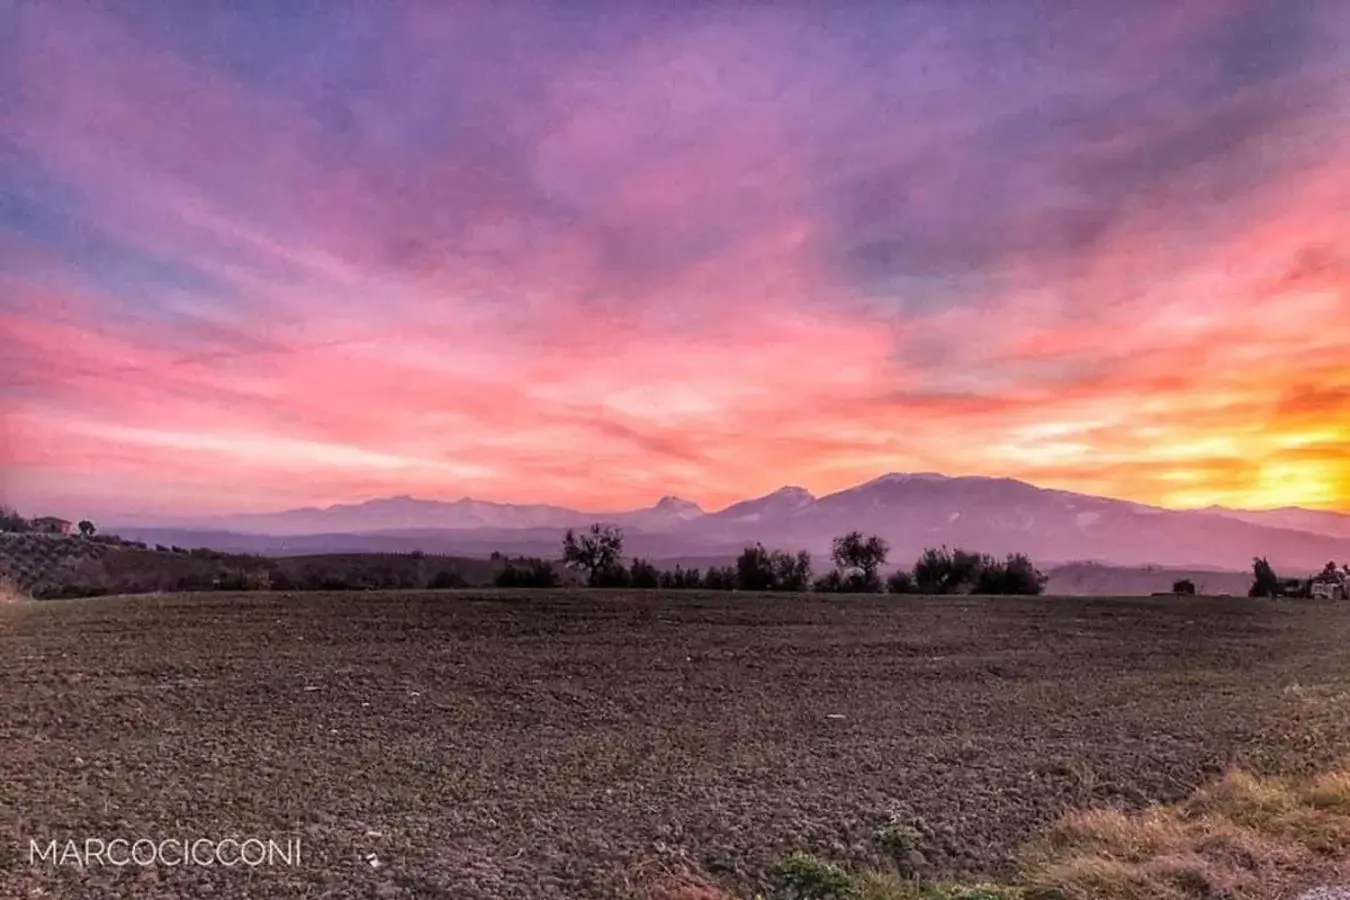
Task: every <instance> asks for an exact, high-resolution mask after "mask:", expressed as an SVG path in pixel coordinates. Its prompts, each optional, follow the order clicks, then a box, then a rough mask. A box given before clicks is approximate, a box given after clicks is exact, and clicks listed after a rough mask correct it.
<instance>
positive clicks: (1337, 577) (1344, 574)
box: [1308, 563, 1350, 600]
mask: <svg viewBox="0 0 1350 900" xmlns="http://www.w3.org/2000/svg"><path fill="white" fill-rule="evenodd" d="M1308 593H1309V595H1310V596H1312V597H1313V599H1315V600H1345V599H1347V598H1350V568H1346V567H1344V566H1343V567H1341V568H1339V569H1338V568H1336V564H1335V563H1327V566H1326V568H1325V569H1323V570H1322V571H1321V573H1320V574H1318V575H1316V576H1314V577H1313V579H1312V583H1311V584H1309V585H1308Z"/></svg>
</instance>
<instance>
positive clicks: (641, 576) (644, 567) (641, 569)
mask: <svg viewBox="0 0 1350 900" xmlns="http://www.w3.org/2000/svg"><path fill="white" fill-rule="evenodd" d="M628 581H629V584H631V585H632V586H633V587H635V588H638V589H642V590H647V589H654V588H659V587H660V586H661V573H660V572H658V571H656V566H654V565H652V564H651V563H649V562H647V561H646V560H645V559H635V560H633V565H632V566H630V567H629V570H628Z"/></svg>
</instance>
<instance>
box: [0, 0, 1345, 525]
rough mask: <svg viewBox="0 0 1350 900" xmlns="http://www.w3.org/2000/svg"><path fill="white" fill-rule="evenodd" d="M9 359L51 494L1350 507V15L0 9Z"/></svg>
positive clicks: (0, 159)
mask: <svg viewBox="0 0 1350 900" xmlns="http://www.w3.org/2000/svg"><path fill="white" fill-rule="evenodd" d="M826 7H828V8H826ZM0 348H2V349H0V501H3V502H6V503H9V504H11V505H15V506H18V507H19V508H20V509H21V510H23V511H26V512H29V513H30V514H34V515H36V514H39V513H55V514H63V515H66V516H67V517H71V516H84V515H111V514H117V513H131V512H135V513H143V514H166V515H167V514H180V513H185V512H192V513H203V512H226V511H265V510H274V509H284V508H289V507H295V506H302V505H310V504H317V505H326V504H329V503H338V502H351V501H358V500H363V499H368V498H372V497H377V496H387V495H394V494H398V495H402V494H411V495H415V496H419V497H426V498H439V499H455V498H458V497H460V496H463V495H471V496H474V497H478V498H482V499H490V500H498V501H506V502H544V503H557V504H562V505H570V506H573V507H581V508H587V509H595V510H607V509H619V508H631V507H637V506H645V505H649V504H651V503H652V502H654V501H655V500H656V499H657V498H658V497H660V496H662V495H665V494H677V495H679V496H682V497H686V498H688V499H691V500H694V501H696V502H699V503H701V504H703V505H704V506H705V507H706V508H718V507H720V506H724V505H727V504H729V503H731V502H733V501H736V500H739V499H743V498H746V497H750V496H756V495H759V494H763V493H767V492H769V491H771V490H773V489H775V488H777V487H779V486H781V485H786V484H794V485H801V486H804V487H806V488H808V489H810V490H812V491H814V492H816V493H818V494H820V493H826V492H829V491H831V490H837V489H840V488H843V487H847V486H850V485H852V484H855V483H858V482H860V481H864V480H867V479H870V478H873V477H875V476H877V475H879V474H882V473H884V472H891V471H938V472H943V473H946V474H950V475H962V474H980V475H1001V476H1012V477H1017V478H1023V479H1025V480H1028V481H1032V482H1033V483H1036V484H1039V485H1043V486H1047V487H1056V488H1064V489H1068V490H1076V491H1083V492H1087V493H1096V494H1104V495H1108V496H1114V497H1121V498H1125V499H1131V500H1136V501H1142V502H1149V503H1157V504H1162V505H1167V506H1175V507H1195V506H1204V505H1208V504H1211V503H1222V504H1226V505H1230V506H1244V507H1251V508H1262V507H1275V506H1283V505H1290V504H1298V505H1303V506H1309V507H1321V508H1327V509H1340V510H1345V511H1350V4H1347V3H1342V2H1339V0H1326V2H1315V0H1306V2H1305V0H1279V2H1277V0H1271V2H1266V3H1261V2H1244V0H1192V2H1187V3H1182V4H1179V3H1175V2H1157V3H1151V2H1144V0H1139V2H1131V3H1108V2H1102V3H1081V4H1067V3H1062V2H1056V0H1006V2H1005V0H998V2H993V0H987V2H978V0H970V2H960V3H954V2H949V0H940V2H931V3H925V2H876V3H863V2H841V3H835V4H821V3H807V2H801V3H789V2H749V0H747V2H742V3H711V2H678V3H677V2H669V3H656V2H646V3H643V2H628V3H621V4H619V3H616V4H602V3H599V2H591V0H571V2H566V3H557V4H554V5H549V4H545V3H542V2H529V3H525V2H514V0H498V2H493V3H482V4H478V3H450V4H431V3H412V2H409V3H401V2H393V0H391V2H373V0H371V2H332V3H328V2H323V3H320V2H299V0H297V2H294V3H276V2H273V0H231V2H228V3H227V2H217V0H198V2H194V3H190V4H189V3H183V4H155V3H117V4H112V3H83V2H73V0H72V2H62V0H56V2H42V3H38V2H25V0H0Z"/></svg>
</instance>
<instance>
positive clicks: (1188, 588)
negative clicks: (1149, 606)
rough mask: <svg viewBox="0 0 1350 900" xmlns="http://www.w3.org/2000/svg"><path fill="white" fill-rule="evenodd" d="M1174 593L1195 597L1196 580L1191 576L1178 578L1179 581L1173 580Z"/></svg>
mask: <svg viewBox="0 0 1350 900" xmlns="http://www.w3.org/2000/svg"><path fill="white" fill-rule="evenodd" d="M1172 593H1174V594H1187V595H1189V596H1191V597H1194V596H1195V582H1194V581H1191V580H1190V579H1189V578H1181V579H1178V580H1177V581H1174V582H1172Z"/></svg>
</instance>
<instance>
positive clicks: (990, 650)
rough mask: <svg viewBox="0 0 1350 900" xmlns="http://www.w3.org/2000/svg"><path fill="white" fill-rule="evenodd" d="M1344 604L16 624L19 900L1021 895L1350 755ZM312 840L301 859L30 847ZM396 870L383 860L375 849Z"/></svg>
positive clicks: (9, 667)
mask: <svg viewBox="0 0 1350 900" xmlns="http://www.w3.org/2000/svg"><path fill="white" fill-rule="evenodd" d="M1347 639H1350V606H1345V605H1340V606H1338V605H1335V604H1330V603H1326V604H1318V603H1311V602H1307V601H1300V602H1298V603H1284V604H1280V603H1274V602H1269V601H1252V600H1246V599H1228V600H1215V599H1198V600H1180V599H1173V598H1155V599H1148V600H1109V599H1072V600H1068V599H1012V598H1001V599H981V598H918V597H899V598H896V597H875V598H871V597H868V598H858V597H821V596H781V595H780V596H752V595H743V594H716V595H713V594H706V595H701V594H682V595H674V594H667V595H661V594H656V593H649V594H643V593H633V592H616V593H606V592H594V593H589V594H587V593H580V592H571V593H548V592H532V593H520V594H504V593H496V594H494V593H490V592H489V593H485V592H476V593H469V592H457V593H429V592H418V593H402V594H395V593H391V594H379V593H356V594H353V593H343V594H333V595H324V594H293V595H283V594H258V593H250V594H233V595H232V594H200V595H182V596H165V597H145V598H114V599H97V600H79V601H52V602H46V603H20V604H12V605H8V606H5V607H3V608H0V896H4V897H78V896H89V897H105V896H111V897H137V898H139V897H149V898H157V897H180V896H214V897H258V898H266V897H430V898H435V897H444V898H450V897H454V898H479V897H483V898H487V897H589V896H616V895H618V896H624V895H628V896H644V895H649V894H652V893H653V892H654V891H653V886H654V885H660V884H670V883H672V879H674V880H676V881H678V880H679V879H680V878H682V877H685V876H690V877H701V878H703V879H706V880H708V881H711V882H713V883H716V884H719V885H721V886H723V887H725V888H727V889H729V890H732V891H736V892H739V893H742V894H745V895H751V894H752V893H753V892H754V891H755V890H764V889H765V888H767V887H768V885H767V883H766V881H765V878H766V871H767V869H768V868H769V867H770V866H771V865H772V863H773V861H774V860H775V859H777V858H778V857H780V856H781V855H782V854H785V853H787V852H789V851H792V850H796V849H802V850H807V851H810V852H813V853H817V854H820V855H822V856H825V857H828V858H831V859H833V860H835V861H838V862H840V863H843V864H846V865H850V866H858V867H866V866H881V865H885V864H887V856H886V853H885V851H884V849H883V848H882V847H880V846H878V845H877V844H876V843H875V842H874V841H873V840H872V834H873V831H874V829H875V828H877V827H878V826H879V825H881V824H883V823H884V822H886V821H888V820H889V819H890V818H891V817H892V816H899V817H901V818H902V819H904V820H905V821H907V822H912V823H914V824H916V825H917V826H918V827H919V829H920V831H921V832H922V833H923V842H922V860H921V861H915V860H911V861H912V862H916V864H918V865H920V866H921V867H922V868H923V870H924V872H925V874H928V875H931V876H941V877H961V876H963V875H970V876H981V877H990V878H1002V877H1006V876H1008V875H1009V874H1010V873H1011V872H1012V869H1013V865H1014V854H1015V851H1016V849H1017V848H1018V846H1019V845H1020V844H1022V843H1023V842H1025V841H1026V840H1028V839H1030V838H1033V837H1035V836H1036V835H1037V834H1038V833H1040V832H1041V831H1042V830H1043V829H1044V828H1045V826H1046V825H1047V824H1049V823H1050V822H1051V821H1053V820H1054V819H1055V818H1056V817H1057V816H1058V815H1059V814H1060V813H1061V812H1063V811H1064V810H1066V809H1068V808H1070V807H1079V806H1084V805H1095V806H1120V807H1131V806H1138V805H1141V804H1145V803H1149V802H1155V801H1172V800H1177V799H1180V798H1181V797H1183V796H1185V795H1187V794H1189V793H1190V792H1191V791H1192V789H1193V788H1194V787H1195V786H1196V785H1197V784H1199V783H1200V782H1201V781H1203V780H1205V779H1207V778H1210V777H1212V776H1214V775H1217V774H1218V773H1219V772H1221V771H1222V770H1223V769H1224V768H1225V767H1227V766H1228V765H1229V764H1233V763H1238V764H1242V765H1244V766H1247V767H1249V768H1251V769H1253V770H1255V771H1258V772H1268V773H1302V772H1311V771H1314V770H1317V769H1321V768H1325V767H1328V766H1330V765H1331V764H1332V763H1334V762H1335V761H1336V760H1337V758H1338V756H1339V754H1341V753H1343V752H1344V750H1345V748H1346V747H1348V746H1350V743H1347V739H1350V699H1348V698H1350V654H1346V653H1345V652H1344V647H1346V646H1347ZM296 836H298V837H299V838H300V839H301V841H302V848H303V849H302V854H303V855H302V861H301V864H300V865H298V866H295V867H287V866H281V865H277V866H272V867H258V868H246V867H235V868H229V869H225V868H220V867H212V868H206V867H168V866H157V867H150V868H145V869H142V868H139V867H136V866H130V867H126V868H115V867H111V866H94V867H90V868H88V869H80V868H78V867H75V866H57V867H53V866H51V865H49V864H46V863H40V864H38V865H31V864H30V860H29V842H30V841H33V840H37V841H39V842H40V843H45V842H46V841H48V840H58V841H64V840H66V839H74V840H77V841H83V840H84V839H85V838H87V837H96V838H102V839H112V838H117V837H122V838H128V839H135V838H140V837H148V838H151V839H156V840H162V839H165V838H178V837H184V838H196V837H206V838H212V839H217V840H218V839H220V838H223V837H262V838H269V837H270V838H274V839H277V840H278V841H280V840H284V839H286V838H288V837H296ZM369 854H375V855H376V856H375V858H376V859H378V861H379V867H378V868H376V867H373V866H372V865H370V864H369V863H368V862H367V861H366V859H367V857H368V855H369Z"/></svg>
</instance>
